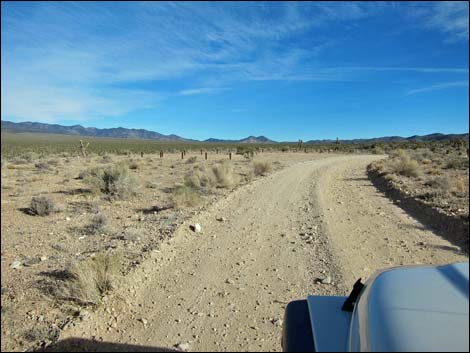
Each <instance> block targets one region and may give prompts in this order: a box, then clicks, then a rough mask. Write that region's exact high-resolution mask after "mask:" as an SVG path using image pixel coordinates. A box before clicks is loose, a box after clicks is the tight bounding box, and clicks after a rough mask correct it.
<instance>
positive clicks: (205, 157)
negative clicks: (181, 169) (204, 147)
mask: <svg viewBox="0 0 470 353" xmlns="http://www.w3.org/2000/svg"><path fill="white" fill-rule="evenodd" d="M204 159H205V160H206V161H207V152H206V153H205V154H204Z"/></svg>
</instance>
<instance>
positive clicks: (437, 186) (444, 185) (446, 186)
mask: <svg viewBox="0 0 470 353" xmlns="http://www.w3.org/2000/svg"><path fill="white" fill-rule="evenodd" d="M426 185H427V186H429V187H431V188H433V189H434V191H435V192H439V193H444V194H447V193H450V192H451V190H452V180H451V179H450V178H449V177H448V176H442V177H437V178H434V179H431V180H429V181H427V182H426Z"/></svg>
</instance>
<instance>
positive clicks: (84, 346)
mask: <svg viewBox="0 0 470 353" xmlns="http://www.w3.org/2000/svg"><path fill="white" fill-rule="evenodd" d="M35 352H180V351H179V350H177V349H175V348H165V347H155V346H138V345H133V344H127V343H113V342H100V341H95V340H88V339H83V338H67V339H65V340H62V341H58V342H56V343H54V344H52V345H50V346H48V347H46V348H42V349H38V350H35Z"/></svg>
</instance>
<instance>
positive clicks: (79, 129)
mask: <svg viewBox="0 0 470 353" xmlns="http://www.w3.org/2000/svg"><path fill="white" fill-rule="evenodd" d="M1 126H2V131H4V132H12V133H19V132H33V133H34V132H36V133H46V134H63V135H76V136H92V137H113V138H132V139H147V140H156V141H181V142H200V141H197V140H191V139H186V138H184V137H181V136H178V135H173V134H172V135H163V134H160V133H158V132H154V131H149V130H144V129H126V128H123V127H118V128H110V129H98V128H95V127H83V126H81V125H73V126H63V125H57V124H43V123H35V122H23V123H14V122H11V121H6V120H2V121H1ZM456 139H463V140H468V139H469V135H468V133H466V134H447V135H446V134H430V135H424V136H418V135H414V136H410V137H400V136H386V137H377V138H371V139H354V140H340V141H341V143H346V144H348V143H352V144H355V143H377V142H405V141H415V142H416V141H447V140H456ZM203 142H212V143H278V142H276V141H273V140H270V139H269V138H267V137H265V136H248V137H246V138H244V139H240V140H224V139H216V138H210V139H207V140H205V141H203ZM293 142H296V141H293ZM335 142H336V141H335V140H310V141H306V142H305V143H306V144H328V143H335Z"/></svg>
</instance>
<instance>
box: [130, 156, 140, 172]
mask: <svg viewBox="0 0 470 353" xmlns="http://www.w3.org/2000/svg"><path fill="white" fill-rule="evenodd" d="M128 164H129V169H132V170H136V169H139V168H140V163H139V162H138V161H136V160H134V159H131V160H130V161H129V163H128Z"/></svg>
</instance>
